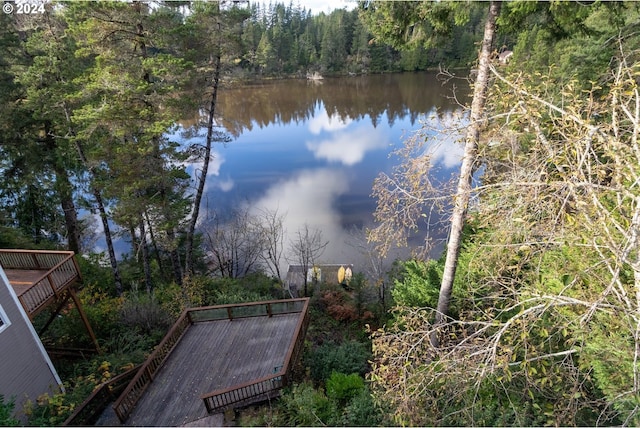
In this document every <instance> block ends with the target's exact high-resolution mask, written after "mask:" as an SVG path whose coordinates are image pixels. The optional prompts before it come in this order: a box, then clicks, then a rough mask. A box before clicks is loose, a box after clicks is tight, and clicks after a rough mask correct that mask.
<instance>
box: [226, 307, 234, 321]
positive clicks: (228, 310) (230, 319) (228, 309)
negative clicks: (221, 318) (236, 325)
mask: <svg viewBox="0 0 640 428" xmlns="http://www.w3.org/2000/svg"><path fill="white" fill-rule="evenodd" d="M227 316H228V317H229V321H233V314H232V313H231V307H228V308H227Z"/></svg>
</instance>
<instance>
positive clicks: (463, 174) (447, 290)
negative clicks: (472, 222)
mask: <svg viewBox="0 0 640 428" xmlns="http://www.w3.org/2000/svg"><path fill="white" fill-rule="evenodd" d="M500 6H501V3H500V2H499V1H492V2H491V5H490V6H489V15H488V16H487V21H486V23H485V26H484V37H483V40H482V48H481V50H480V54H479V64H478V75H477V77H476V83H475V85H474V88H473V100H472V102H471V115H470V123H469V127H468V128H467V134H466V137H465V146H464V157H463V159H462V166H461V167H460V178H459V181H458V188H457V191H456V195H455V201H454V208H453V213H452V215H451V230H450V232H449V241H448V243H447V256H446V259H445V266H444V273H443V275H442V283H441V285H440V295H439V297H438V308H437V310H438V311H437V317H436V324H439V323H441V322H442V321H443V319H444V316H445V315H446V314H447V312H448V311H449V304H450V301H451V292H452V290H453V280H454V278H455V274H456V268H457V266H458V254H459V253H460V243H461V242H460V241H461V238H462V228H463V226H464V220H465V217H466V214H467V207H468V205H469V199H470V196H471V179H472V176H473V172H474V169H475V161H476V155H477V150H478V140H479V139H480V127H481V121H482V116H483V113H484V106H485V101H486V94H487V87H488V83H489V64H490V61H491V53H492V46H493V39H494V34H495V30H496V19H497V17H498V15H499V13H500ZM434 341H435V342H434ZM432 343H434V345H437V343H438V342H437V340H436V338H435V337H433V338H432Z"/></svg>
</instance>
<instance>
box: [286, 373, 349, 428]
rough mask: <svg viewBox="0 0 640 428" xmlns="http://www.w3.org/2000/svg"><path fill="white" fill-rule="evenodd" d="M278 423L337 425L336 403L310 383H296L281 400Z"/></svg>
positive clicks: (290, 424) (287, 424)
mask: <svg viewBox="0 0 640 428" xmlns="http://www.w3.org/2000/svg"><path fill="white" fill-rule="evenodd" d="M280 410H281V413H280V414H279V419H282V420H276V421H274V422H275V424H276V425H286V426H323V425H335V422H336V421H337V419H339V417H338V410H337V407H336V403H335V402H334V401H331V400H330V399H329V398H327V396H326V395H325V394H324V393H323V392H322V390H318V389H315V388H314V387H313V385H311V384H310V383H302V384H299V385H294V386H293V388H292V389H291V391H290V392H288V393H285V394H284V395H283V396H282V398H281V400H280Z"/></svg>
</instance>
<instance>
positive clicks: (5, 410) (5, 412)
mask: <svg viewBox="0 0 640 428" xmlns="http://www.w3.org/2000/svg"><path fill="white" fill-rule="evenodd" d="M15 406H16V403H15V399H13V398H12V399H10V400H9V401H6V402H5V401H4V395H2V394H0V426H3V427H17V426H20V425H21V424H20V421H19V420H18V419H16V418H14V417H13V411H14V409H15Z"/></svg>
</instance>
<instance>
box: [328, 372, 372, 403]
mask: <svg viewBox="0 0 640 428" xmlns="http://www.w3.org/2000/svg"><path fill="white" fill-rule="evenodd" d="M363 389H364V379H363V378H362V377H360V375H359V374H358V373H351V374H349V375H346V374H344V373H339V372H333V373H331V376H330V377H329V379H327V382H326V390H327V397H329V398H330V399H332V400H337V401H338V402H342V403H344V402H347V401H349V400H350V399H351V398H353V397H354V396H355V395H357V394H359V393H360V392H361V391H362V390H363Z"/></svg>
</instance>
